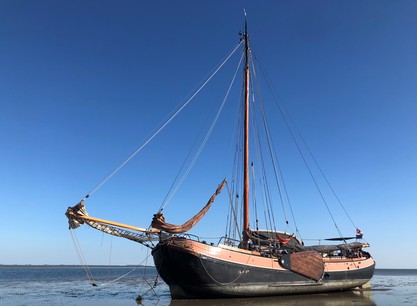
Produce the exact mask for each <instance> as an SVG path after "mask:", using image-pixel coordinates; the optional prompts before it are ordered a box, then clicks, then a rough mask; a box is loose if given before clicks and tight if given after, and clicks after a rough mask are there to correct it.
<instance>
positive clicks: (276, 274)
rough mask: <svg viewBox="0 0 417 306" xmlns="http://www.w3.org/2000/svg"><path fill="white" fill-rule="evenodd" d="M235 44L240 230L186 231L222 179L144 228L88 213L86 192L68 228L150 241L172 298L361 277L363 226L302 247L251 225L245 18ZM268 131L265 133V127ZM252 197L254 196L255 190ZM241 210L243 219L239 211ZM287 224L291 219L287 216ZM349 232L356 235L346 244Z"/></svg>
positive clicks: (330, 284)
mask: <svg viewBox="0 0 417 306" xmlns="http://www.w3.org/2000/svg"><path fill="white" fill-rule="evenodd" d="M239 47H243V53H242V58H243V63H244V64H243V91H242V101H243V103H242V105H243V111H242V120H241V122H242V126H243V128H242V132H240V134H241V143H242V147H241V149H238V150H237V152H238V153H239V154H241V156H240V158H237V160H239V161H241V162H242V164H243V166H242V174H240V176H239V175H237V177H239V178H234V179H233V183H240V186H241V187H239V188H238V187H233V188H229V185H228V188H227V189H228V191H229V193H230V190H232V192H231V193H233V195H229V198H230V202H231V203H230V204H231V205H230V207H231V208H230V212H231V213H230V219H229V223H230V228H232V224H235V225H236V228H237V229H238V230H236V229H234V230H233V231H232V230H229V233H230V234H229V235H226V236H225V237H222V238H221V239H220V241H219V242H218V243H217V244H215V243H207V242H206V241H203V240H201V239H200V238H199V237H198V236H195V235H192V234H190V233H189V231H190V230H191V229H192V228H193V227H194V226H195V225H196V224H197V223H198V222H199V221H200V220H201V219H202V218H203V217H204V215H205V214H206V213H207V212H208V210H209V208H210V207H211V205H212V204H213V202H214V201H215V199H216V197H217V196H218V195H219V193H220V192H221V191H222V189H223V188H224V186H225V185H226V184H228V182H227V181H226V180H224V181H223V182H222V183H221V184H220V185H219V186H218V188H217V189H216V191H215V192H214V194H213V195H212V196H211V197H210V199H209V200H208V202H207V204H206V205H205V206H204V207H203V208H202V209H201V211H199V212H198V213H197V214H196V215H195V216H194V217H192V218H191V219H190V220H188V221H187V222H185V223H184V224H183V225H174V224H170V223H167V222H166V221H165V217H164V215H163V214H162V210H161V209H160V210H159V211H158V212H157V213H156V214H155V215H154V216H153V219H152V222H151V225H150V226H149V227H147V228H145V227H144V228H140V227H136V226H131V225H126V224H122V223H118V222H113V221H109V220H103V219H99V218H95V217H91V216H89V215H88V214H87V211H86V208H85V204H84V202H85V200H86V199H87V198H88V197H89V195H87V196H86V197H84V198H83V200H81V201H80V202H79V203H78V204H77V205H75V206H73V207H69V208H68V210H67V212H66V215H67V217H68V219H69V227H70V229H75V228H77V227H79V226H80V225H82V224H87V225H88V226H90V227H93V228H95V229H97V230H100V231H103V232H105V233H107V234H110V235H114V236H118V237H122V238H126V239H130V240H132V241H135V242H138V243H141V244H143V245H145V246H147V247H149V248H151V249H152V252H151V253H152V256H153V259H154V263H155V267H156V269H157V271H158V273H159V275H160V276H161V277H162V279H163V280H164V281H165V282H166V283H167V285H168V286H169V289H170V292H171V297H172V298H173V299H207V298H232V297H257V296H274V295H288V294H306V293H320V292H331V291H340V290H349V289H352V288H355V287H360V286H362V285H364V284H366V283H367V282H369V280H370V279H371V278H372V276H373V273H374V269H375V262H374V259H373V258H372V256H371V255H370V254H369V253H368V252H365V251H363V249H364V248H366V247H369V245H368V244H367V243H366V242H364V241H363V239H362V238H363V237H362V233H361V232H360V230H357V231H358V232H357V235H356V236H355V237H343V236H342V235H341V237H340V238H333V239H330V240H339V241H340V242H341V243H340V244H337V245H328V244H320V245H311V246H306V245H305V244H304V242H303V241H302V239H300V238H299V237H298V236H296V235H295V234H293V233H288V232H287V231H278V230H276V228H275V225H274V224H272V222H270V223H269V225H270V228H269V229H266V230H261V229H259V226H258V218H256V225H255V226H253V227H252V228H251V222H250V218H249V212H250V195H249V192H250V190H254V189H253V188H251V185H250V184H254V183H255V180H254V179H253V178H252V177H251V176H250V172H251V171H252V168H251V167H253V166H252V165H251V164H250V157H249V152H250V150H249V134H250V121H251V120H250V113H249V112H250V110H249V107H250V105H251V103H252V102H253V101H251V97H252V94H251V91H252V86H251V84H250V81H251V64H252V55H251V48H250V44H249V35H248V31H247V23H246V21H245V28H244V32H243V33H241V39H240V42H239ZM263 115H265V114H263ZM263 118H264V117H263ZM164 127H165V126H164ZM256 133H257V131H256ZM267 135H268V137H269V133H267ZM153 137H154V136H152V137H151V139H153ZM268 139H269V138H268ZM272 168H274V169H275V170H276V169H277V168H279V167H277V166H276V164H273V166H272ZM116 170H119V169H116ZM264 170H265V169H264V168H263V169H262V171H264ZM115 172H117V171H115ZM113 174H114V173H113ZM262 180H264V178H262ZM105 181H107V179H105ZM240 181H242V182H240ZM277 181H279V180H277ZM263 184H264V186H266V189H267V191H266V193H264V194H263V198H267V199H269V198H270V197H271V195H270V192H271V188H269V187H268V185H267V184H266V183H265V182H264V181H263ZM99 185H101V184H99ZM239 190H240V191H242V190H243V192H242V195H243V196H240V195H239V193H240V192H239ZM252 199H255V196H254V195H252ZM253 201H255V200H253ZM236 203H238V204H239V205H241V206H242V208H241V210H239V208H237V207H236V205H235V204H236ZM326 206H327V204H326ZM240 213H242V218H241V219H242V220H240V218H239V217H238V215H239V214H240ZM266 219H268V217H266ZM269 220H271V218H269ZM273 220H274V219H273V218H272V221H273ZM239 221H241V222H242V223H241V225H239V224H238V223H239ZM252 222H254V221H252ZM286 223H287V225H288V223H289V222H288V221H286ZM336 228H337V226H336ZM296 231H297V232H298V230H297V229H296ZM348 239H356V241H355V242H350V243H348V242H347V240H348Z"/></svg>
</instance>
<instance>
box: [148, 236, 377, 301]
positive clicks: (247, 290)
mask: <svg viewBox="0 0 417 306" xmlns="http://www.w3.org/2000/svg"><path fill="white" fill-rule="evenodd" d="M152 255H153V258H154V262H155V266H156V268H157V270H158V273H159V275H160V276H161V277H162V279H163V280H164V281H165V282H166V283H167V284H168V286H169V288H170V291H171V298H172V299H209V298H238V297H260V296H274V295H289V294H306V293H320V292H331V291H342V290H349V289H352V288H355V287H358V286H362V285H363V284H365V283H367V282H368V281H369V280H370V279H371V278H372V275H373V273H374V269H375V264H373V265H371V266H369V267H366V268H361V269H355V270H345V271H337V272H326V273H325V274H324V277H323V279H322V280H320V281H319V282H316V281H314V280H311V279H309V278H307V277H304V276H302V275H299V274H297V273H294V272H291V271H289V270H277V269H268V268H264V267H255V266H250V265H242V264H236V263H233V262H230V261H224V260H218V259H215V258H213V257H208V256H205V255H204V254H198V253H196V252H193V251H190V250H187V249H181V248H178V247H175V246H172V245H170V244H166V243H160V244H158V245H157V246H156V248H155V249H154V250H153V251H152Z"/></svg>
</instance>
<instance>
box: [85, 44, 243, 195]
mask: <svg viewBox="0 0 417 306" xmlns="http://www.w3.org/2000/svg"><path fill="white" fill-rule="evenodd" d="M242 43H243V42H242V41H240V42H239V44H238V45H237V46H236V47H235V48H234V49H233V50H232V51H231V52H230V54H229V55H228V56H227V57H226V58H225V59H224V60H223V61H222V62H221V63H220V65H219V66H218V67H217V68H216V69H215V70H214V72H213V73H212V74H211V75H210V76H209V77H208V78H207V79H206V80H205V81H204V82H203V84H202V85H201V86H200V87H199V88H198V89H197V90H196V91H195V93H194V94H192V95H191V97H190V98H188V99H187V101H185V103H184V104H183V105H182V106H181V107H180V108H179V109H178V110H177V111H176V112H175V113H174V114H173V115H172V116H171V117H170V118H169V119H168V120H167V121H166V122H165V123H164V124H163V125H162V126H161V127H160V128H159V129H158V130H157V131H156V132H155V133H153V134H152V135H151V136H150V137H149V138H148V139H147V140H146V141H145V142H144V143H143V144H142V145H141V146H140V147H139V148H138V149H137V150H136V151H135V152H133V153H132V154H131V155H130V156H129V157H128V158H127V159H126V160H125V161H124V162H123V163H122V164H120V166H118V167H117V168H116V169H115V170H113V172H111V173H110V174H109V175H108V176H106V177H105V178H104V179H103V180H101V181H100V182H99V183H98V184H97V185H96V186H95V187H94V188H93V189H92V190H91V191H90V192H89V193H87V195H86V196H85V197H84V199H87V198H88V197H90V195H92V194H93V193H94V192H96V191H97V189H99V188H100V187H101V186H103V185H104V184H105V183H106V182H107V181H108V180H110V179H111V178H112V177H113V176H114V175H116V174H117V173H118V172H119V171H120V170H121V169H122V168H123V167H124V166H125V165H126V164H127V163H128V162H129V161H130V160H131V159H132V158H133V157H135V156H136V155H137V154H138V153H139V152H140V151H141V150H142V149H143V148H144V147H145V146H146V145H147V144H148V143H149V142H151V141H152V140H153V139H154V138H155V137H156V136H157V135H158V134H159V133H160V132H161V131H162V130H163V129H164V128H165V127H166V126H167V125H168V124H169V123H170V122H171V121H172V120H173V119H174V118H175V117H176V116H177V115H178V114H179V113H180V112H181V111H182V110H183V109H184V108H185V107H186V106H187V105H188V104H189V103H190V102H191V100H192V99H194V97H195V96H196V95H197V94H198V93H199V92H200V91H201V90H202V89H203V88H204V87H205V86H206V85H207V83H208V82H209V81H210V80H211V79H212V78H213V77H214V76H215V75H216V74H217V72H218V71H219V70H220V69H221V68H222V67H223V66H224V64H225V63H226V62H227V61H228V60H229V59H230V57H231V56H232V55H233V54H234V53H235V52H236V50H237V49H238V48H239V47H240V45H242Z"/></svg>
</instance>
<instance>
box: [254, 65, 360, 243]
mask: <svg viewBox="0 0 417 306" xmlns="http://www.w3.org/2000/svg"><path fill="white" fill-rule="evenodd" d="M258 62H259V64H261V63H260V61H259V60H258ZM260 67H261V71H262V73H263V75H264V77H265V80H266V82H267V85H268V87H269V88H270V91H271V93H272V97H273V99H274V101H275V104H276V105H277V107H278V109H279V111H280V114H281V116H282V118H283V120H284V123H285V125H286V127H287V129H288V131H289V133H290V135H291V138H292V140H293V142H294V144H295V145H296V147H297V150H298V152H299V154H300V156H301V158H302V160H303V162H304V164H305V166H306V168H307V170H308V172H309V174H310V177H311V179H312V180H313V182H314V184H315V186H316V189H317V191H318V193H319V195H320V197H321V199H322V201H323V203H324V205H325V207H326V209H327V212H328V213H329V215H330V217H331V219H332V221H333V224H334V226H335V228H336V230H337V232H338V233H339V235H340V236H341V237H343V235H342V233H341V231H340V229H339V227H338V225H337V223H336V220H335V218H334V217H333V214H332V212H331V210H330V208H329V206H328V204H327V201H326V200H325V198H324V195H323V193H322V191H321V189H320V187H319V185H318V183H317V181H316V179H315V177H314V175H313V172H312V170H311V168H310V166H309V165H308V163H307V160H306V158H305V156H304V154H303V152H302V150H301V148H300V145H299V144H298V141H297V140H296V137H295V135H294V133H293V130H292V129H291V127H290V125H289V123H288V120H287V118H286V116H285V114H284V111H283V108H284V110H285V111H286V109H285V107H284V106H283V104H282V107H281V105H280V103H278V99H277V98H276V96H275V92H274V90H272V87H271V85H270V82H269V81H268V78H267V77H266V74H265V72H264V71H263V69H262V65H260ZM286 113H287V114H288V111H286ZM288 117H289V115H288ZM290 120H291V119H290ZM291 122H292V124H293V125H294V126H295V130H296V131H297V133H298V135H299V136H300V138H301V139H302V142H303V144H304V146H305V147H306V148H307V152H308V153H309V155H310V156H311V157H312V159H313V160H314V162H315V163H316V166H317V167H318V169H319V171H320V173H321V174H322V175H323V177H324V179H325V180H326V182H327V184H328V185H329V187H330V189H331V190H332V191H333V194H334V195H335V197H336V199H337V200H338V202H339V204H340V205H341V207H342V208H343V210H344V212H345V213H346V215H347V217H348V218H349V220H350V221H351V222H352V224H353V226H355V225H354V223H353V221H352V219H351V218H350V216H349V214H348V213H347V211H346V209H345V208H344V206H343V205H342V203H341V202H340V200H339V199H338V197H337V195H336V193H335V192H334V189H333V188H332V186H331V185H330V182H329V181H328V180H327V178H326V176H325V175H324V173H323V171H322V170H321V168H320V167H319V165H318V163H317V160H316V159H315V158H314V156H313V154H312V153H311V151H310V149H309V147H308V146H307V144H306V142H305V141H304V139H303V138H302V137H301V133H300V131H299V130H298V129H297V127H296V125H295V123H294V122H293V121H292V120H291ZM355 228H356V226H355Z"/></svg>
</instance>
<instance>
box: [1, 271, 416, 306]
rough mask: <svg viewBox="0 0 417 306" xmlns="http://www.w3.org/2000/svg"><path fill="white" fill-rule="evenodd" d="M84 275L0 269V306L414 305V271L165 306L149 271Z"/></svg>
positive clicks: (163, 290)
mask: <svg viewBox="0 0 417 306" xmlns="http://www.w3.org/2000/svg"><path fill="white" fill-rule="evenodd" d="M90 273H91V276H92V278H91V277H90V278H91V279H90V280H89V277H88V276H87V273H86V270H85V269H83V268H82V267H72V266H40V267H38V266H0V305H86V304H88V305H89V306H96V305H97V306H98V305H120V306H122V305H131V306H135V305H138V304H142V305H175V306H182V305H184V306H191V305H200V306H204V305H227V306H232V305H278V304H279V305H336V306H338V305H340V306H347V305H356V306H359V305H417V270H383V269H382V270H381V269H377V270H376V272H375V275H374V277H373V279H372V281H371V288H368V289H364V290H354V291H351V292H343V293H331V294H316V295H302V296H287V297H271V298H250V299H228V300H199V301H197V300H193V301H171V298H170V295H169V289H168V286H167V285H166V284H165V283H164V282H163V281H162V280H161V279H160V278H158V277H157V273H156V270H155V268H153V267H130V266H128V267H91V268H90ZM155 282H156V286H155V287H154V285H155ZM92 284H95V285H96V286H93V285H92ZM138 296H142V299H141V300H140V301H139V300H136V299H137V298H138Z"/></svg>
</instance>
